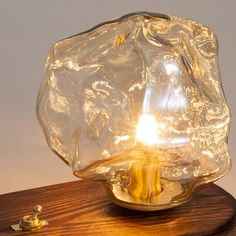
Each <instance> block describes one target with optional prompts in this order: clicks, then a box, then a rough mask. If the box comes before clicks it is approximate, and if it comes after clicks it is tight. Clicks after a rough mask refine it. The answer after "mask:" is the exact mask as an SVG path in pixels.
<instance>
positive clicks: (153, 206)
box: [105, 180, 185, 211]
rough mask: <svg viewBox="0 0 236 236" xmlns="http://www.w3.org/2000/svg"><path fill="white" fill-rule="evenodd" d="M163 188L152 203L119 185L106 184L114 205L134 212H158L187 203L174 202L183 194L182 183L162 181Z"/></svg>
mask: <svg viewBox="0 0 236 236" xmlns="http://www.w3.org/2000/svg"><path fill="white" fill-rule="evenodd" d="M161 187H162V192H161V193H160V194H158V195H157V196H156V197H155V198H153V199H152V201H151V202H150V201H144V200H143V199H138V198H136V197H134V196H132V195H130V194H129V192H128V190H127V189H124V188H121V187H120V185H118V184H112V185H108V184H105V189H106V191H107V192H108V194H109V195H110V197H111V199H112V201H113V202H114V203H116V204H117V205H119V206H121V207H125V208H128V209H132V210H138V211H156V210H163V209H168V208H172V207H176V206H178V205H181V204H183V203H185V201H176V202H174V201H173V198H174V197H176V196H178V195H180V194H181V193H182V192H183V189H182V186H181V184H180V183H178V182H170V181H167V180H162V184H161Z"/></svg>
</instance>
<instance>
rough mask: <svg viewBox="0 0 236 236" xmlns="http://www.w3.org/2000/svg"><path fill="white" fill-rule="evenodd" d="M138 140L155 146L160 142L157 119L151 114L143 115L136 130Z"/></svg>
mask: <svg viewBox="0 0 236 236" xmlns="http://www.w3.org/2000/svg"><path fill="white" fill-rule="evenodd" d="M136 140H138V141H140V142H142V143H144V144H147V145H154V144H156V143H157V141H158V126H157V122H156V118H155V117H154V116H153V115H150V114H142V115H141V116H140V117H139V121H138V124H137V128H136Z"/></svg>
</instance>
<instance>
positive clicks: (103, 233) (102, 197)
mask: <svg viewBox="0 0 236 236" xmlns="http://www.w3.org/2000/svg"><path fill="white" fill-rule="evenodd" d="M36 204H40V205H42V206H43V213H42V215H41V219H47V220H48V222H49V224H50V225H49V226H46V227H44V228H42V229H40V230H38V231H34V232H26V231H25V232H14V231H13V230H12V229H11V228H10V225H11V224H15V223H17V222H19V220H20V219H21V218H22V216H23V215H28V214H31V213H32V209H33V207H34V205H36ZM235 212H236V201H235V199H234V198H233V197H232V196H231V195H230V194H228V193H227V192H225V191H224V190H223V189H221V188H220V187H218V186H217V185H215V184H210V185H209V186H208V187H206V188H204V189H202V190H200V191H199V192H198V193H196V194H195V196H194V197H193V198H192V200H191V201H189V202H188V203H186V204H184V205H182V206H179V207H177V208H173V209H170V210H164V211H156V212H138V211H132V210H128V209H124V208H121V207H119V206H117V205H115V204H113V203H112V202H111V201H110V199H109V198H108V196H107V194H106V193H105V191H104V189H103V186H101V185H100V184H99V183H93V182H87V181H83V180H81V181H75V182H71V183H65V184H59V185H53V186H48V187H42V188H37V189H31V190H26V191H20V192H15V193H9V194H4V195H1V196H0V235H16V236H18V235H47V236H48V235H92V236H93V235H96V236H107V235H119V236H132V235H142V236H146V235H158V236H166V235H168V236H178V235H212V234H214V235H230V236H231V235H232V236H235V235H236V230H235V228H234V225H235V224H234V219H235Z"/></svg>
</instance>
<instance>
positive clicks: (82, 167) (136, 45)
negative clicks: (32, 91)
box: [37, 12, 230, 211]
mask: <svg viewBox="0 0 236 236" xmlns="http://www.w3.org/2000/svg"><path fill="white" fill-rule="evenodd" d="M217 57H218V44H217V39H216V37H215V34H214V33H213V31H212V30H211V29H209V28H208V27H206V26H203V25H202V24H200V23H198V22H196V21H193V20H188V19H185V18H181V17H176V16H167V15H162V14H153V13H147V12H140V13H133V14H129V15H126V16H123V17H121V18H119V19H117V20H114V21H110V22H105V23H102V24H100V25H98V26H95V27H94V28H92V29H90V30H88V31H86V32H83V33H80V34H78V35H75V36H72V37H70V38H67V39H64V40H61V41H59V42H57V43H55V44H54V45H53V47H52V48H51V50H50V52H49V54H48V57H47V60H46V66H45V75H44V79H43V81H42V84H41V88H40V91H39V95H38V100H37V116H38V119H39V122H40V124H41V126H42V128H43V131H44V134H45V136H46V139H47V142H48V145H49V147H50V148H51V149H52V150H53V151H55V152H56V153H57V154H58V156H59V157H60V158H61V159H62V160H64V161H65V162H66V163H67V164H68V165H69V166H71V167H72V170H73V173H74V174H75V175H76V176H78V177H81V178H86V179H93V180H95V181H101V182H102V183H103V184H104V185H105V188H106V190H107V192H108V193H109V195H110V196H111V198H112V200H113V201H114V202H116V203H117V204H119V205H121V206H124V207H127V208H131V209H137V210H145V211H151V210H160V209H165V208H170V207H174V206H177V205H180V204H182V203H184V202H186V201H187V200H189V199H190V198H191V196H192V195H193V193H194V192H195V191H196V190H197V189H198V188H199V187H200V186H201V185H204V184H206V183H209V182H212V181H215V180H217V179H219V178H220V177H222V176H223V175H225V174H226V173H227V171H228V170H229V169H230V156H229V153H228V145H227V138H228V133H229V122H230V112H229V108H228V106H227V104H226V101H225V96H224V92H223V89H222V84H221V79H220V72H219V67H218V58H217Z"/></svg>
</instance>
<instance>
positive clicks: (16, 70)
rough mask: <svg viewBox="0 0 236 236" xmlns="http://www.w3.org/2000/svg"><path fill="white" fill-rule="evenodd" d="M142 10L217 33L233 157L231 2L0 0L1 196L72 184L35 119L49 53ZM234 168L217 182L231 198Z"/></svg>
mask: <svg viewBox="0 0 236 236" xmlns="http://www.w3.org/2000/svg"><path fill="white" fill-rule="evenodd" d="M140 10H146V11H152V12H159V13H168V14H173V15H177V16H184V17H187V18H192V19H196V20H198V21H200V22H202V23H204V24H206V25H208V26H210V27H211V28H213V29H214V30H215V32H216V34H217V36H218V39H219V43H220V67H221V75H222V80H223V85H224V89H225V94H226V97H227V100H228V103H229V106H230V108H231V111H232V116H233V120H232V125H231V133H230V153H231V156H232V159H234V156H235V155H236V145H235V144H234V140H236V127H235V122H234V121H235V117H236V100H235V98H236V90H235V86H236V81H235V79H236V78H235V71H236V64H235V61H236V59H235V58H236V47H235V42H236V30H235V25H236V14H235V11H236V1H235V0H205V1H200V0H191V1H189V0H176V1H173V0H136V1H134V0H107V1H106V0H97V1H96V0H94V1H92V0H86V1H76V0H64V1H62V0H40V1H36V0H35V1H32V0H15V1H13V0H0V78H1V84H0V194H3V193H7V192H13V191H18V190H22V189H29V188H34V187H39V186H44V185H51V184H56V183H62V182H67V181H71V180H75V179H76V178H75V177H73V175H72V172H71V170H70V168H68V167H67V166H66V165H65V164H64V163H63V162H62V161H61V160H60V159H59V158H58V157H57V156H56V155H55V154H54V153H53V152H51V151H50V150H49V148H48V147H47V144H46V142H45V139H44V136H43V133H42V131H41V129H40V127H39V125H38V122H37V120H36V116H35V101H36V96H37V92H38V89H39V84H40V81H41V78H42V75H43V66H44V62H45V57H46V54H47V51H48V50H49V48H50V46H51V45H52V44H53V43H54V42H55V41H57V40H59V39H62V38H65V37H68V36H71V35H74V34H76V33H78V32H81V31H84V30H86V29H88V28H90V27H92V26H94V25H96V24H97V23H100V22H102V21H105V20H109V19H113V18H116V17H119V16H121V15H123V14H126V13H129V12H134V11H140ZM233 161H234V160H233ZM235 165H236V164H235ZM235 165H234V164H233V167H232V170H231V172H230V173H229V174H228V175H227V176H226V177H224V178H223V179H222V180H220V181H218V182H217V183H218V184H219V185H220V186H222V187H223V188H225V189H226V190H228V191H229V192H230V193H231V194H233V195H234V196H235V197H236V184H235V183H234V179H235V178H236V167H235Z"/></svg>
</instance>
